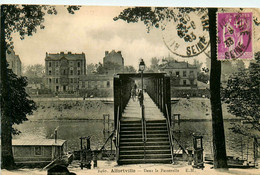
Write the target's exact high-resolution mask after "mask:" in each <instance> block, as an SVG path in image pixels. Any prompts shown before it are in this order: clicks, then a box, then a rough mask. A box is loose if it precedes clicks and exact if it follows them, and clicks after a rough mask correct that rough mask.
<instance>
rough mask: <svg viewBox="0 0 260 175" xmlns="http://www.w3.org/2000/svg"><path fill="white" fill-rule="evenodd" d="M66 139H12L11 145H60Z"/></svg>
mask: <svg viewBox="0 0 260 175" xmlns="http://www.w3.org/2000/svg"><path fill="white" fill-rule="evenodd" d="M65 142H66V140H61V139H57V143H55V140H54V139H13V140H12V145H13V146H62V145H63V144H64V143H65Z"/></svg>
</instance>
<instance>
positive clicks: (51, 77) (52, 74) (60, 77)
mask: <svg viewBox="0 0 260 175" xmlns="http://www.w3.org/2000/svg"><path fill="white" fill-rule="evenodd" d="M85 75H86V57H85V53H83V52H82V53H81V54H76V53H75V54H72V53H71V52H68V53H66V54H65V53H64V52H60V53H55V54H52V53H47V52H46V57H45V77H46V78H45V84H46V87H48V88H49V89H51V90H52V91H53V92H75V91H77V90H78V89H79V81H80V77H82V76H85Z"/></svg>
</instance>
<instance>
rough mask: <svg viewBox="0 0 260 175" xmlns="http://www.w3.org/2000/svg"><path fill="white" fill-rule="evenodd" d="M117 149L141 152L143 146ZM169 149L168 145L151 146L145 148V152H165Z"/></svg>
mask: <svg viewBox="0 0 260 175" xmlns="http://www.w3.org/2000/svg"><path fill="white" fill-rule="evenodd" d="M119 149H121V150H122V151H123V150H142V149H144V146H119ZM165 149H170V145H153V146H145V150H165Z"/></svg>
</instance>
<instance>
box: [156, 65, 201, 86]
mask: <svg viewBox="0 0 260 175" xmlns="http://www.w3.org/2000/svg"><path fill="white" fill-rule="evenodd" d="M161 71H162V72H165V73H167V74H168V75H169V76H170V77H171V86H172V88H174V89H192V88H197V67H196V66H194V65H191V64H189V63H187V62H178V61H170V62H168V63H167V64H166V65H165V66H163V67H162V68H161Z"/></svg>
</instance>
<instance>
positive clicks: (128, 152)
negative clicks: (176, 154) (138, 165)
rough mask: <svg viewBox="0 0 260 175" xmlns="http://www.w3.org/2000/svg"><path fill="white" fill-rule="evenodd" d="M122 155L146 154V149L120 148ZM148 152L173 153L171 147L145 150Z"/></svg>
mask: <svg viewBox="0 0 260 175" xmlns="http://www.w3.org/2000/svg"><path fill="white" fill-rule="evenodd" d="M119 152H120V155H138V154H144V150H119ZM145 153H146V154H159V155H160V154H171V150H170V149H164V150H145Z"/></svg>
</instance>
